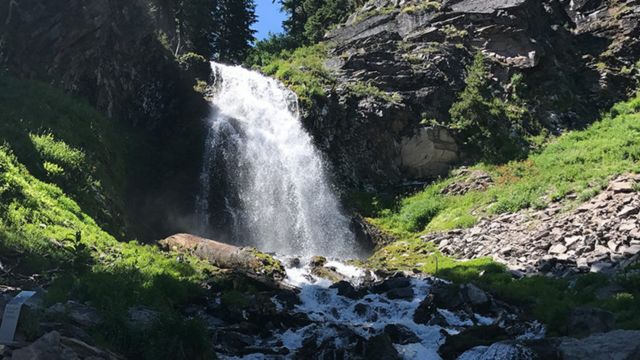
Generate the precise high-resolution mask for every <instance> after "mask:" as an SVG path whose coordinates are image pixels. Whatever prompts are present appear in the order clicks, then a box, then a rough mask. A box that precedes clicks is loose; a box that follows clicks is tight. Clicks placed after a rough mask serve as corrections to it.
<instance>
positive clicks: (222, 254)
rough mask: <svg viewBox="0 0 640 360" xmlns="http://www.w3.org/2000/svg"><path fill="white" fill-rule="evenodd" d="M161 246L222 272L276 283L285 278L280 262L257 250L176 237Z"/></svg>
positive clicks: (162, 241)
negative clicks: (224, 270) (238, 273)
mask: <svg viewBox="0 0 640 360" xmlns="http://www.w3.org/2000/svg"><path fill="white" fill-rule="evenodd" d="M158 243H159V245H160V246H161V247H162V248H163V249H165V250H173V251H177V252H182V253H188V254H191V255H193V256H195V257H198V258H200V259H203V260H206V261H209V262H210V263H212V264H213V265H215V266H218V267H220V268H223V269H232V270H237V271H241V272H244V273H247V274H249V275H257V276H259V277H267V278H268V279H271V280H275V281H280V280H282V279H283V278H284V276H285V270H284V267H283V266H282V263H280V261H278V260H277V259H275V258H274V257H272V256H271V255H269V254H265V253H262V252H260V251H258V250H256V249H254V248H247V247H242V248H241V247H237V246H233V245H229V244H225V243H221V242H218V241H215V240H211V239H206V238H203V237H199V236H195V235H191V234H175V235H172V236H169V237H168V238H166V239H163V240H160V241H159V242H158Z"/></svg>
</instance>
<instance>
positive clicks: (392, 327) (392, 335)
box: [384, 324, 420, 345]
mask: <svg viewBox="0 0 640 360" xmlns="http://www.w3.org/2000/svg"><path fill="white" fill-rule="evenodd" d="M384 333H385V334H387V335H388V336H389V339H391V342H393V343H394V344H401V345H406V344H412V343H417V342H420V338H418V336H417V335H416V334H415V333H414V332H413V331H411V330H410V329H409V328H408V327H406V326H403V325H398V324H389V325H387V326H385V327H384Z"/></svg>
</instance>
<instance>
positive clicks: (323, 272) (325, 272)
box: [311, 266, 345, 283]
mask: <svg viewBox="0 0 640 360" xmlns="http://www.w3.org/2000/svg"><path fill="white" fill-rule="evenodd" d="M311 273H312V274H313V275H315V276H317V277H321V278H323V279H327V280H330V281H331V282H334V283H337V282H340V281H343V280H344V279H345V277H344V275H342V274H340V273H339V272H337V271H336V269H335V268H330V267H326V266H316V267H314V268H312V269H311Z"/></svg>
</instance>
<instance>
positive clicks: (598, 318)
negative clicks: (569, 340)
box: [567, 308, 615, 337]
mask: <svg viewBox="0 0 640 360" xmlns="http://www.w3.org/2000/svg"><path fill="white" fill-rule="evenodd" d="M614 325H615V318H614V316H613V313H611V312H609V311H605V310H602V309H598V308H577V309H575V310H573V311H572V312H571V314H570V315H569V318H568V319H567V334H568V335H570V336H576V337H584V336H587V335H591V334H594V333H601V332H607V331H610V330H612V329H613V327H614Z"/></svg>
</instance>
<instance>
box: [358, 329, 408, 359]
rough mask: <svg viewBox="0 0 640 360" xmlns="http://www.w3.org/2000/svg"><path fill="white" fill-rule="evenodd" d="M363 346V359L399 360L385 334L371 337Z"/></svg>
mask: <svg viewBox="0 0 640 360" xmlns="http://www.w3.org/2000/svg"><path fill="white" fill-rule="evenodd" d="M365 346H366V350H365V358H366V359H368V360H400V355H399V354H398V351H397V350H396V349H395V348H394V347H393V343H392V341H391V338H390V337H389V335H387V334H381V335H376V336H373V337H371V338H370V339H369V340H367V343H366V344H365Z"/></svg>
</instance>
